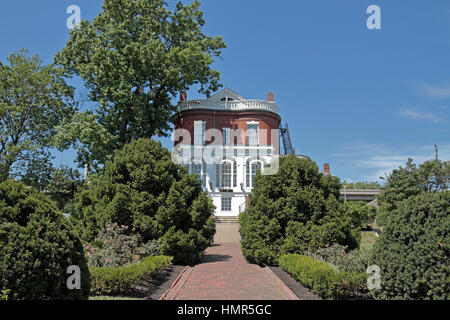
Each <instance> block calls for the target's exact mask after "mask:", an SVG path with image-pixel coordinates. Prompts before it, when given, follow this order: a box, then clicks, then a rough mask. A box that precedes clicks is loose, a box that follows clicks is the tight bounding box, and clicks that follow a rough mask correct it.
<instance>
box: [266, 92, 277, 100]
mask: <svg viewBox="0 0 450 320" xmlns="http://www.w3.org/2000/svg"><path fill="white" fill-rule="evenodd" d="M267 101H269V102H274V101H275V100H274V94H273V92H272V91H271V92H269V93H268V94H267Z"/></svg>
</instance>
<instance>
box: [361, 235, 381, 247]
mask: <svg viewBox="0 0 450 320" xmlns="http://www.w3.org/2000/svg"><path fill="white" fill-rule="evenodd" d="M377 238H378V237H377V235H376V234H375V232H372V231H361V245H360V249H361V250H365V249H371V248H372V247H373V245H374V244H375V241H376V240H377Z"/></svg>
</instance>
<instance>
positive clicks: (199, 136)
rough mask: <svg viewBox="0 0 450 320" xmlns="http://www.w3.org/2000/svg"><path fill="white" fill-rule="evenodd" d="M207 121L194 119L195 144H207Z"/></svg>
mask: <svg viewBox="0 0 450 320" xmlns="http://www.w3.org/2000/svg"><path fill="white" fill-rule="evenodd" d="M205 129H206V122H204V121H194V145H196V146H202V145H204V144H205Z"/></svg>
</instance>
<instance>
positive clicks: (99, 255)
mask: <svg viewBox="0 0 450 320" xmlns="http://www.w3.org/2000/svg"><path fill="white" fill-rule="evenodd" d="M85 248H86V255H87V258H88V265H89V266H90V267H120V266H124V265H127V264H130V263H133V262H138V261H139V260H140V259H142V258H146V257H149V256H157V255H160V253H161V246H160V245H159V243H158V241H156V240H153V241H149V242H148V243H144V244H143V243H142V239H141V237H140V236H139V235H138V234H133V233H131V232H130V231H129V227H128V226H124V225H121V226H118V225H117V224H116V223H109V224H107V225H106V228H105V229H103V230H102V231H100V233H99V235H98V236H97V238H96V239H95V241H94V245H92V244H87V245H86V247H85Z"/></svg>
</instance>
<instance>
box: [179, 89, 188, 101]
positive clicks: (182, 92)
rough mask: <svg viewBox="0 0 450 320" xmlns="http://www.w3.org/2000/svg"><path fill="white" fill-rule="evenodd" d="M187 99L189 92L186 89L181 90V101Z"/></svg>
mask: <svg viewBox="0 0 450 320" xmlns="http://www.w3.org/2000/svg"><path fill="white" fill-rule="evenodd" d="M186 100H187V94H186V91H181V92H180V101H181V102H186Z"/></svg>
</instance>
